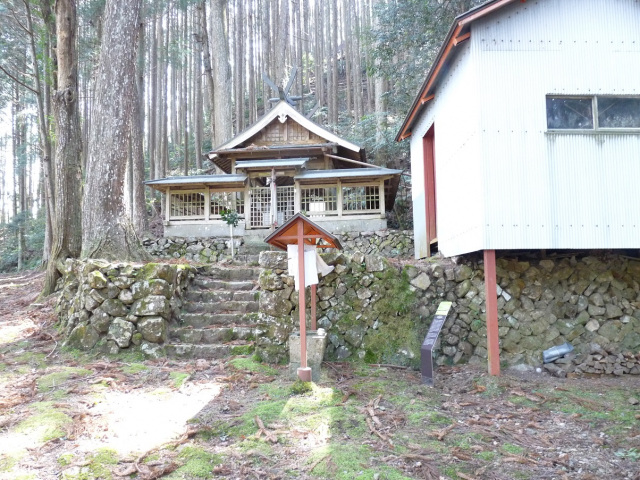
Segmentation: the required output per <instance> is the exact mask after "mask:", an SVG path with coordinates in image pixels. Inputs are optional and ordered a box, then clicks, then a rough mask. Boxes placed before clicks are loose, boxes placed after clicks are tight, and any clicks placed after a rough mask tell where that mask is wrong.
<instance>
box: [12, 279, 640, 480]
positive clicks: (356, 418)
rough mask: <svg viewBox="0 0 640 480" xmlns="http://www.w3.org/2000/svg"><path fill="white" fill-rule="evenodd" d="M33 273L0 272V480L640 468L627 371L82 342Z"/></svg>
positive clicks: (444, 475) (612, 473)
mask: <svg viewBox="0 0 640 480" xmlns="http://www.w3.org/2000/svg"><path fill="white" fill-rule="evenodd" d="M41 283H42V275H41V274H38V273H25V274H20V275H5V276H0V479H23V480H27V479H37V480H40V479H43V480H49V479H67V480H72V479H77V480H90V479H119V478H138V479H155V478H166V479H199V478H205V479H206V478H228V479H254V478H255V479H274V480H275V479H316V478H325V479H345V480H346V479H371V480H373V479H393V480H397V479H407V478H409V479H435V480H439V479H463V480H469V479H505V480H507V479H509V480H510V479H580V480H591V479H593V480H595V479H636V480H640V406H639V405H638V404H636V402H637V401H638V400H639V399H640V388H639V387H640V378H638V377H632V376H624V377H615V378H614V377H588V378H574V379H557V378H553V377H550V376H548V375H546V374H544V373H535V371H527V372H524V373H519V372H518V371H514V370H507V371H505V372H504V373H503V375H502V376H500V377H489V376H487V375H486V373H485V370H484V369H482V368H480V367H473V366H462V367H449V368H440V369H439V370H438V371H437V373H436V386H435V388H427V387H425V386H423V385H421V383H420V375H419V372H415V371H412V370H407V369H403V368H395V367H392V366H370V365H364V364H361V363H326V364H323V372H322V379H321V381H320V382H318V383H317V384H312V385H308V384H300V383H295V382H293V380H292V379H291V376H290V375H289V373H288V369H287V367H277V368H274V367H272V366H266V365H261V364H258V363H256V362H254V361H253V360H252V359H251V358H249V357H234V358H231V359H227V360H224V361H213V362H212V361H205V360H198V361H192V362H181V361H173V360H163V361H149V360H145V359H144V358H142V357H140V356H139V355H136V354H131V355H127V356H120V357H117V358H115V357H113V358H109V357H102V356H95V355H88V354H83V353H79V352H74V351H67V350H65V349H64V348H62V346H61V343H62V339H61V338H60V336H59V334H58V332H57V331H56V329H55V315H54V312H53V300H48V301H46V302H42V303H34V302H36V299H37V294H38V292H39V289H40V288H41Z"/></svg>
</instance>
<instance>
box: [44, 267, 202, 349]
mask: <svg viewBox="0 0 640 480" xmlns="http://www.w3.org/2000/svg"><path fill="white" fill-rule="evenodd" d="M194 272H195V269H194V268H193V267H191V266H189V265H170V264H159V263H149V264H146V265H142V264H137V265H136V264H129V263H121V264H112V263H108V262H104V261H101V260H88V261H84V262H83V261H78V260H68V261H67V262H66V263H65V269H64V272H63V278H62V282H61V289H62V292H61V294H60V296H59V298H58V303H57V305H56V312H57V314H58V317H59V319H60V322H61V325H62V328H63V330H64V335H65V337H66V340H65V344H66V345H68V346H71V347H74V348H79V349H82V350H90V349H92V348H94V347H96V346H97V347H99V348H101V349H102V350H103V351H104V352H107V353H117V352H118V351H119V350H120V349H123V348H128V347H129V346H133V345H135V346H140V348H141V350H142V351H143V352H144V353H145V354H146V355H150V356H158V355H161V344H162V343H164V342H165V340H166V338H167V328H168V325H167V323H168V321H170V320H171V319H172V318H173V317H175V316H176V314H177V313H178V311H179V309H180V307H181V306H182V301H181V297H182V293H183V291H184V289H185V288H186V287H187V285H188V283H189V281H190V279H191V278H193V275H194Z"/></svg>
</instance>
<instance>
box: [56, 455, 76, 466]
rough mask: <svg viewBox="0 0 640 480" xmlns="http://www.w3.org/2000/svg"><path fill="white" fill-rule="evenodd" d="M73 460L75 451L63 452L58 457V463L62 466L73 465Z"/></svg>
mask: <svg viewBox="0 0 640 480" xmlns="http://www.w3.org/2000/svg"><path fill="white" fill-rule="evenodd" d="M72 460H73V453H63V454H62V455H60V456H59V457H58V465H60V466H62V467H66V466H67V465H71V461H72Z"/></svg>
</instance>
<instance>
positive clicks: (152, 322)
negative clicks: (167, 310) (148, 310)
mask: <svg viewBox="0 0 640 480" xmlns="http://www.w3.org/2000/svg"><path fill="white" fill-rule="evenodd" d="M138 331H139V332H140V333H141V334H142V338H144V339H145V340H146V341H147V342H152V343H162V342H164V341H165V340H166V336H167V325H166V322H165V320H164V318H162V317H158V316H154V317H144V318H143V319H142V320H140V321H139V322H138Z"/></svg>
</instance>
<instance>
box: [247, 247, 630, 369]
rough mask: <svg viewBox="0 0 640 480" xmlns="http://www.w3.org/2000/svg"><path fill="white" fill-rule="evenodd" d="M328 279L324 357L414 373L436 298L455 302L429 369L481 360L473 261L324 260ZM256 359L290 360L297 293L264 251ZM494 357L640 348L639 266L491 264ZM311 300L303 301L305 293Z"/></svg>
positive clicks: (482, 337)
mask: <svg viewBox="0 0 640 480" xmlns="http://www.w3.org/2000/svg"><path fill="white" fill-rule="evenodd" d="M324 259H325V261H326V262H327V263H328V264H329V265H335V267H336V269H335V271H334V272H332V273H331V274H329V275H328V276H327V277H326V278H323V279H321V281H320V284H319V285H318V309H317V317H318V327H319V328H324V329H326V330H327V332H328V338H329V346H328V348H327V354H326V357H325V358H327V359H338V360H341V359H345V358H353V357H360V358H363V359H365V360H366V361H370V362H383V363H396V364H407V365H413V366H417V364H418V361H419V349H420V345H421V343H422V340H423V339H424V335H425V334H426V332H427V330H428V328H429V324H430V322H431V319H432V318H433V315H434V313H435V311H436V309H437V307H438V304H439V303H440V301H442V300H448V301H451V302H453V307H452V310H451V312H450V314H449V317H448V319H447V322H446V324H445V325H444V327H443V329H442V332H441V334H440V337H439V341H438V344H436V352H437V357H436V363H437V364H439V365H442V364H457V363H460V362H467V361H468V362H472V363H486V358H487V349H486V327H485V320H484V318H485V316H484V312H485V304H484V272H483V265H482V262H481V260H480V259H479V258H475V257H474V256H469V257H466V258H462V257H461V258H458V259H457V262H453V261H451V260H449V259H440V260H435V259H432V261H430V262H417V263H416V264H414V265H407V266H404V267H403V266H401V265H396V264H392V263H390V262H389V261H388V260H386V259H385V258H381V257H378V256H372V255H364V254H362V253H360V252H356V253H353V254H350V253H338V254H326V255H324ZM260 265H261V266H262V267H263V268H264V269H265V270H264V271H263V274H262V276H261V278H260V285H261V288H262V290H263V292H262V294H261V297H260V311H261V313H260V315H259V318H258V323H259V332H258V334H259V340H258V346H257V347H258V352H259V354H260V355H262V356H263V358H264V359H265V360H268V361H282V359H284V358H285V357H286V355H288V351H287V348H286V342H287V339H288V336H289V334H290V333H291V332H292V331H294V330H296V323H297V319H298V313H297V308H298V307H297V305H298V294H297V292H294V291H293V278H292V277H289V276H288V275H286V268H287V267H286V256H285V254H284V253H280V252H263V253H262V254H261V256H260ZM497 277H498V285H499V288H498V293H499V298H498V317H499V334H500V345H501V360H502V361H504V362H506V363H509V364H517V363H529V364H532V365H535V364H540V363H541V356H542V351H543V350H545V349H547V348H549V347H552V346H554V345H559V344H562V343H564V342H565V341H568V342H570V343H572V344H573V345H574V347H576V353H585V352H587V351H590V350H591V349H592V348H593V345H594V344H596V345H599V346H602V347H605V348H607V349H608V350H609V351H616V352H626V351H631V352H638V351H639V350H640V262H639V261H637V260H632V259H627V258H623V257H620V256H615V255H607V256H585V257H582V258H576V257H567V258H562V259H557V260H550V259H545V260H536V261H533V262H532V261H519V260H518V259H517V258H508V257H505V258H498V260H497ZM307 298H309V295H307Z"/></svg>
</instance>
